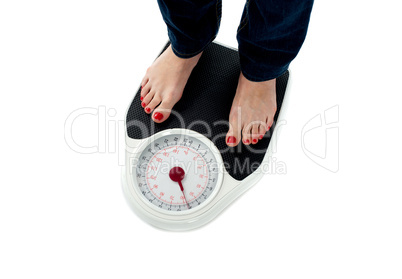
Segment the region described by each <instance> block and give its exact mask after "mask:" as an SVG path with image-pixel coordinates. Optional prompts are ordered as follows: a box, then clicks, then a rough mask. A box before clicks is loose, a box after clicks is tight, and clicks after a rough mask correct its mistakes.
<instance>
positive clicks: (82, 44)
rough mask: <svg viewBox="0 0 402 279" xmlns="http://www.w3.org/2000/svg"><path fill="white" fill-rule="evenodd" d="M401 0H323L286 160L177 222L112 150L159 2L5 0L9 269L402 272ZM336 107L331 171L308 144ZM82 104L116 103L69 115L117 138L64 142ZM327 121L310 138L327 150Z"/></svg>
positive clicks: (1, 247)
mask: <svg viewBox="0 0 402 279" xmlns="http://www.w3.org/2000/svg"><path fill="white" fill-rule="evenodd" d="M393 3H396V1H381V2H379V1H346V0H341V1H316V3H315V7H314V9H313V14H312V17H311V22H310V28H309V33H308V36H307V39H306V41H305V44H304V46H303V48H302V50H301V52H300V54H299V56H298V57H297V58H296V60H295V61H294V62H293V63H292V65H291V70H292V77H293V90H292V91H291V92H289V97H290V99H289V107H288V110H287V111H286V121H287V124H286V125H285V126H283V127H282V134H281V137H280V139H279V142H278V150H277V152H276V153H275V158H276V159H277V160H278V161H280V162H283V163H285V164H286V174H284V175H283V174H282V175H279V174H272V175H266V176H265V177H264V178H263V180H261V181H260V182H259V183H258V184H257V185H256V186H255V187H253V188H252V189H251V190H250V191H248V192H247V193H246V194H245V195H244V196H242V197H241V198H240V199H239V200H238V201H237V202H235V203H234V204H233V205H232V206H231V207H229V208H228V209H227V210H226V211H225V212H224V213H223V214H222V215H220V216H219V217H218V218H217V219H216V220H214V221H213V222H212V223H210V224H209V225H207V226H205V227H203V228H201V229H199V230H196V231H192V232H186V233H170V232H164V231H160V230H157V229H154V228H153V227H150V226H149V225H147V224H145V223H143V222H142V221H140V220H139V219H138V218H137V216H136V215H134V213H133V212H131V210H130V208H129V207H128V205H127V204H126V202H125V200H124V197H123V194H122V190H121V186H120V166H119V154H118V152H117V151H116V150H114V149H117V147H116V146H115V145H116V144H117V142H119V140H120V138H121V135H122V134H123V131H122V130H119V131H115V129H113V127H115V126H118V123H119V121H120V122H121V121H122V120H123V119H124V114H125V111H126V108H127V106H128V105H129V103H130V102H131V100H132V98H133V94H134V92H135V91H136V90H137V88H138V86H139V83H140V80H141V79H142V76H143V74H144V72H145V69H146V68H147V67H148V66H149V65H150V64H151V63H152V61H153V59H154V58H155V57H156V55H157V54H158V52H159V51H160V49H161V48H162V46H163V45H164V44H165V42H166V41H167V34H166V27H165V25H164V23H163V21H162V19H161V16H160V14H159V10H158V7H157V4H156V1H138V0H137V1H122V0H118V1H99V0H98V1H89V0H79V1H76V0H71V1H50V0H49V1H44V0H40V1H1V4H0V40H1V42H0V92H1V95H0V106H1V107H0V124H1V126H0V127H1V137H0V143H1V144H0V162H1V170H0V171H1V175H0V187H1V188H0V277H1V278H151V279H152V278H178V277H183V278H220V277H221V276H225V277H224V278H245V277H246V278H309V279H311V278H320V279H321V278H401V277H402V268H401V262H402V238H401V235H402V224H401V221H402V218H401V217H402V216H401V215H402V204H401V198H402V190H401V185H402V183H401V178H400V175H401V163H400V156H401V155H402V154H401V142H402V137H401V133H400V129H401V126H402V124H401V119H402V117H401V113H400V111H401V98H400V95H401V93H402V89H401V82H400V79H401V71H400V65H401V62H402V61H401V49H402V43H401V40H400V34H401V31H400V27H401V26H402V21H401V16H400V9H399V8H397V6H396V5H393ZM243 5H244V2H243V1H240V0H236V1H235V0H230V1H229V0H225V1H224V3H223V18H222V25H221V30H220V35H219V37H218V38H217V40H218V41H220V42H222V43H224V44H227V45H230V46H234V47H236V39H235V34H236V28H237V24H238V22H239V20H240V16H241V12H242V8H243ZM334 106H338V108H339V122H337V123H335V124H333V127H335V129H333V130H331V131H339V141H338V138H337V137H335V138H334V137H333V135H334V134H333V133H332V134H331V133H329V134H328V135H331V136H332V138H331V139H330V140H329V141H328V142H332V143H333V142H335V143H336V144H335V145H333V144H332V143H331V145H328V148H329V149H328V150H327V151H328V152H329V153H328V154H330V153H331V152H332V153H331V154H333V151H334V150H335V151H337V146H339V170H338V171H336V172H332V171H329V170H327V169H325V168H323V167H322V166H320V165H319V164H317V163H315V162H314V161H313V160H311V159H310V158H309V157H307V156H306V154H305V152H304V151H303V148H302V144H301V138H302V129H303V127H304V125H305V124H306V123H308V122H309V120H310V119H312V118H313V117H315V116H316V115H318V114H321V113H323V112H324V111H325V110H327V109H328V108H331V107H334ZM80 108H93V109H98V108H100V114H101V111H102V110H105V111H107V110H109V109H112V110H111V111H110V112H111V115H112V116H109V115H107V116H106V118H107V121H108V122H107V123H109V124H110V127H111V128H110V129H108V128H107V127H106V128H105V125H103V124H101V125H100V126H102V125H103V126H102V127H100V128H101V129H100V131H101V133H100V134H98V118H97V116H91V115H87V117H81V118H79V119H77V120H76V122H75V123H74V127H73V130H72V133H73V137H74V139H75V140H76V142H77V143H79V144H80V145H82V146H86V147H88V146H97V145H98V143H99V142H100V143H102V142H106V145H107V146H105V145H104V146H103V147H102V146H99V145H98V147H99V152H97V153H95V154H80V153H77V152H75V151H74V150H72V149H71V148H70V147H69V146H68V145H67V144H66V141H65V134H64V125H65V121H66V119H67V118H68V116H69V115H70V114H71V113H72V112H73V111H75V110H77V109H80ZM113 111H115V112H116V115H115V116H114V115H113V113H112V112H113ZM323 119H324V118H323ZM336 128H337V129H338V130H336ZM103 129H104V130H105V133H104V132H102V130H103ZM325 129H326V128H325V127H324V126H323V128H322V129H315V130H314V131H312V132H311V133H310V134H309V135H308V136H307V135H306V137H305V140H306V142H305V144H306V145H305V148H307V149H308V150H310V151H311V152H313V153H315V154H321V155H322V156H324V154H325V142H326V141H325V131H326V130H325ZM331 148H332V149H331ZM334 148H335V149H334ZM102 149H104V150H102ZM337 153H338V152H337ZM120 156H121V154H120ZM331 156H332V155H331ZM337 160H338V157H337V156H332V157H330V156H327V157H326V158H325V159H324V161H325V162H329V163H330V164H332V165H335V166H337V164H338V161H337Z"/></svg>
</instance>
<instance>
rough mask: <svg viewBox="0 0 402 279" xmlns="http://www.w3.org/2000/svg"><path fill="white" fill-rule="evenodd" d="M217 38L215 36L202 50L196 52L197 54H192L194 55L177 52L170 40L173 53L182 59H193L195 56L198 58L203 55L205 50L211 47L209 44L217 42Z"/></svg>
mask: <svg viewBox="0 0 402 279" xmlns="http://www.w3.org/2000/svg"><path fill="white" fill-rule="evenodd" d="M215 38H216V36H213V37H212V39H211V40H209V41H208V42H207V43H206V44H205V45H204V46H203V47H202V48H201V49H199V50H197V51H195V52H192V53H182V52H179V51H177V49H176V48H175V47H174V46H173V44H172V40H170V44H171V46H172V50H173V53H174V54H175V55H176V56H177V57H180V58H191V57H194V56H196V55H197V54H199V53H201V52H202V51H204V49H206V48H207V47H208V46H209V44H210V43H212V41H213V40H215Z"/></svg>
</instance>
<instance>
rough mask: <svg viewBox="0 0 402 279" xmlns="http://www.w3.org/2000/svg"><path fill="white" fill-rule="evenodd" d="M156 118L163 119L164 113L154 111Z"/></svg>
mask: <svg viewBox="0 0 402 279" xmlns="http://www.w3.org/2000/svg"><path fill="white" fill-rule="evenodd" d="M154 118H155V119H156V120H158V121H161V120H162V119H163V114H162V113H160V112H155V113H154Z"/></svg>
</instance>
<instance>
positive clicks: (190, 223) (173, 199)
mask: <svg viewBox="0 0 402 279" xmlns="http://www.w3.org/2000/svg"><path fill="white" fill-rule="evenodd" d="M290 87H291V82H290V79H289V82H288V86H287V88H288V89H287V92H289V91H290ZM287 95H288V93H286V96H285V98H284V100H283V103H282V108H281V111H280V114H279V116H278V119H277V123H283V122H284V120H283V112H284V111H286V108H287V101H286V100H287V99H288V98H287ZM125 131H126V132H125V133H126V136H125V138H126V151H125V166H124V167H123V169H122V185H123V191H124V195H125V197H126V199H127V201H128V203H129V205H130V206H131V208H132V209H133V211H134V212H135V213H136V214H137V215H138V216H139V217H140V218H141V219H143V220H144V221H145V222H147V223H149V224H151V225H153V226H155V227H157V228H160V229H164V230H170V231H185V230H191V229H195V228H198V227H200V226H203V225H205V224H207V223H208V222H210V221H211V220H212V219H214V218H215V217H216V216H217V215H218V214H219V213H221V212H222V211H223V210H224V209H225V208H226V207H227V206H228V205H230V204H231V203H232V202H233V201H234V200H235V199H236V198H238V197H239V196H240V195H242V194H243V193H244V192H245V191H247V190H248V189H250V188H251V187H252V186H253V185H255V184H256V183H257V182H258V181H259V180H260V179H261V178H262V176H263V175H264V172H263V170H262V168H263V166H266V164H269V157H271V156H272V150H273V145H274V144H275V142H276V141H277V137H278V131H280V129H274V132H273V134H272V137H271V141H270V144H269V146H268V149H267V152H266V154H265V156H264V159H263V161H262V163H261V165H260V166H259V167H258V169H257V170H256V171H255V172H253V173H252V174H250V175H249V176H247V177H246V178H245V179H243V180H241V181H239V180H236V179H234V178H233V177H231V176H230V175H229V173H228V172H227V171H226V169H225V168H224V165H223V161H222V157H221V154H220V152H219V150H218V149H217V148H216V146H215V145H214V144H213V143H212V142H211V141H210V140H209V139H208V138H206V137H205V136H203V135H201V134H200V133H198V132H195V131H192V130H187V129H178V128H174V129H167V130H163V131H161V132H159V133H156V134H154V135H152V136H151V137H148V138H144V139H132V138H130V137H129V136H128V135H127V129H125ZM177 166H179V167H181V168H182V169H183V170H184V171H185V176H184V178H183V180H182V181H181V182H182V185H183V188H184V191H183V192H182V191H181V188H180V186H179V184H178V182H175V181H172V180H171V179H170V177H169V170H171V169H172V168H173V167H177ZM250 214H252V212H250Z"/></svg>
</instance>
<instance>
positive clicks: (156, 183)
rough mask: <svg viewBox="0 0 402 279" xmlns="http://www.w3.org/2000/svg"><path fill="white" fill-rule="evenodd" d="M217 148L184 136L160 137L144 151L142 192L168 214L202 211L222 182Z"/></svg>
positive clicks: (137, 169) (140, 163) (140, 174)
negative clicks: (194, 209)
mask: <svg viewBox="0 0 402 279" xmlns="http://www.w3.org/2000/svg"><path fill="white" fill-rule="evenodd" d="M215 149H216V147H214V146H213V147H212V142H210V141H209V140H207V139H206V138H205V139H201V138H199V137H192V136H189V135H182V134H167V135H164V136H161V137H159V138H156V139H155V140H154V141H152V142H151V143H150V144H149V145H148V146H146V147H145V148H144V149H143V151H142V153H141V155H140V157H139V160H138V163H137V164H136V166H135V174H136V180H137V186H138V189H139V191H140V192H141V194H142V195H143V197H144V198H145V199H146V200H147V202H149V203H151V204H153V205H154V206H155V207H157V208H159V209H160V210H163V211H165V212H166V211H168V212H172V213H173V212H178V211H181V212H183V211H184V212H186V211H187V210H190V209H193V208H197V207H198V208H201V206H202V205H205V204H206V203H208V201H209V200H210V199H212V198H213V196H214V195H215V194H216V192H217V190H218V188H219V186H220V183H221V181H222V179H221V177H220V176H221V175H222V173H221V171H220V169H221V166H219V162H220V161H219V160H217V157H216V156H217V155H216V153H215V152H217V149H216V151H215ZM214 153H215V154H214ZM218 156H220V155H218ZM218 159H220V157H219V158H218Z"/></svg>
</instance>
